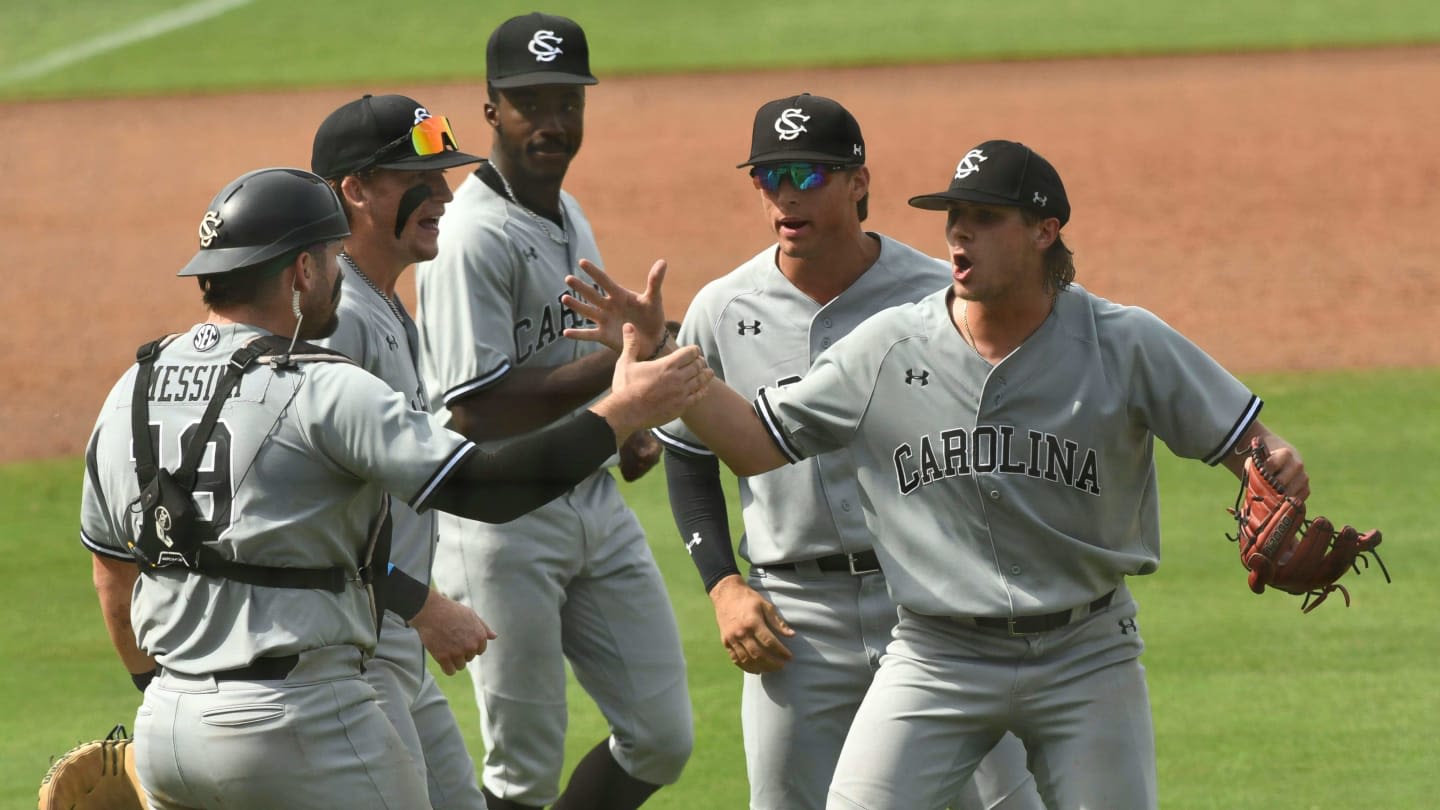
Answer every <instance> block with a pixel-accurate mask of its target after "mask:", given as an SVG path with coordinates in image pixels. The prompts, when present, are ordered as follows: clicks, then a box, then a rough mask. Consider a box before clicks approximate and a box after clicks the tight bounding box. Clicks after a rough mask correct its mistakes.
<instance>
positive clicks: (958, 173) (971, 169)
mask: <svg viewBox="0 0 1440 810" xmlns="http://www.w3.org/2000/svg"><path fill="white" fill-rule="evenodd" d="M989 159H990V158H988V157H985V153H984V152H981V151H980V150H979V149H971V150H970V151H969V152H966V153H965V157H963V158H960V163H959V165H957V166H956V167H955V179H956V180H964V179H965V178H967V177H969V176H970V175H972V174H974V173H975V172H978V171H980V164H981V163H983V162H985V161H987V160H989Z"/></svg>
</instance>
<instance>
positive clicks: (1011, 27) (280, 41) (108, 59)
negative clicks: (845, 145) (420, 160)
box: [0, 0, 1440, 98]
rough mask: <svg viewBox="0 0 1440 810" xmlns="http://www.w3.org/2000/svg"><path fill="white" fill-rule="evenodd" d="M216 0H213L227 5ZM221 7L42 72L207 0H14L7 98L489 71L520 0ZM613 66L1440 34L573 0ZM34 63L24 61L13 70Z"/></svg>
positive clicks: (964, 4)
mask: <svg viewBox="0 0 1440 810" xmlns="http://www.w3.org/2000/svg"><path fill="white" fill-rule="evenodd" d="M215 2H216V0H208V3H201V4H199V5H207V4H208V5H214V4H215ZM234 2H236V3H242V4H241V5H238V6H236V7H234V8H230V9H229V10H228V11H225V12H224V13H222V14H219V15H218V16H215V17H212V18H210V19H206V20H203V21H201V22H198V23H196V24H194V25H191V26H188V27H184V28H180V29H177V30H173V31H170V32H168V33H164V34H161V35H159V36H155V37H152V38H149V39H145V40H143V41H138V42H135V43H132V44H130V45H127V46H125V47H123V48H119V49H117V50H113V51H110V52H108V53H104V54H101V55H98V56H95V57H94V58H91V59H88V60H85V61H80V62H76V63H73V64H70V65H68V66H65V67H62V68H60V69H58V70H55V71H54V72H51V73H47V74H44V75H38V76H30V75H28V72H27V71H25V70H24V69H25V68H27V66H30V65H31V64H32V63H34V62H36V61H37V60H41V59H44V58H45V57H46V56H47V55H51V54H53V53H55V52H56V51H57V50H59V49H62V48H68V47H75V46H77V45H79V44H81V43H84V42H87V41H89V40H92V39H94V38H96V37H101V36H107V35H109V36H114V35H115V34H116V32H118V31H123V30H124V29H125V28H126V27H127V26H129V25H133V24H136V23H137V22H140V21H142V20H146V19H148V18H150V17H151V16H152V15H155V14H160V13H163V12H170V11H175V10H177V9H183V8H187V7H193V6H195V5H197V3H196V2H195V0H71V2H68V3H64V4H58V3H33V2H22V0H3V2H0V18H3V19H4V21H5V24H4V25H3V26H0V98H36V97H69V96H94V95H129V94H137V93H164V92H177V91H183V92H207V91H216V90H227V89H237V88H283V87H293V86H316V85H319V86H337V85H339V86H345V85H360V84H372V83H377V82H394V83H406V82H445V81H461V80H475V79H478V78H481V77H483V75H484V69H485V66H484V48H485V41H486V38H487V37H488V36H489V32H490V30H491V29H493V28H494V26H495V25H496V24H497V23H498V22H500V21H501V20H503V19H505V18H506V17H509V16H511V15H512V14H517V13H523V12H527V11H531V10H533V9H534V8H536V6H534V5H532V4H529V3H523V2H517V0H497V1H492V2H485V3H480V2H474V0H431V2H428V3H424V4H416V5H409V6H399V5H396V4H393V3H384V2H379V0H357V1H356V2H351V1H350V0H306V2H293V0H253V2H245V0H234ZM541 7H542V8H543V9H544V10H546V11H549V12H552V13H561V14H566V15H568V16H571V17H574V18H575V19H577V20H579V21H580V22H581V23H582V24H583V25H585V27H586V32H587V35H588V37H589V39H590V42H591V44H592V50H593V59H594V65H595V69H596V71H597V73H598V74H599V75H601V76H602V77H603V76H607V75H608V76H614V75H617V74H621V73H652V72H672V71H693V70H730V69H737V68H738V69H761V68H773V67H793V66H810V65H863V64H880V63H885V64H889V63H896V62H926V61H951V60H957V59H1019V58H1038V57H1054V56H1077V55H1094V54H1141V53H1144V54H1155V53H1183V52H1197V51H1237V50H1270V49H1275V48H1313V47H1324V46H1340V47H1350V46H1359V45H1375V44H1399V43H1419V42H1435V41H1440V4H1436V3H1431V2H1424V0H1259V2H1255V0H1207V1H1206V2H1198V3H1197V2H1182V1H1181V0H1093V1H1092V2H1075V0H1030V1H1029V2H1024V3H980V2H975V0H907V1H906V2H900V3H875V2H872V0H796V2H789V3H774V2H770V0H727V2H723V3H722V2H695V3H673V2H668V1H667V0H627V2H624V3H615V2H602V0H557V1H556V2H554V3H550V4H543V5H542V6H541ZM16 71H20V73H21V74H22V75H20V76H19V77H16V76H12V75H10V74H12V73H14V72H16Z"/></svg>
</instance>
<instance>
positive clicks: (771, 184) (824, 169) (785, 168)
mask: <svg viewBox="0 0 1440 810" xmlns="http://www.w3.org/2000/svg"><path fill="white" fill-rule="evenodd" d="M843 168H845V167H844V166H835V165H827V164H824V163H781V164H778V165H774V166H752V167H751V168H750V176H751V177H752V178H754V180H755V187H756V188H763V189H765V190H766V191H778V190H779V189H780V181H782V180H784V179H785V178H787V177H788V178H790V184H791V185H793V186H795V188H796V189H798V190H800V191H809V190H810V189H812V188H820V187H821V186H824V185H825V181H826V180H828V179H829V177H830V173H831V172H834V171H838V170H840V169H843Z"/></svg>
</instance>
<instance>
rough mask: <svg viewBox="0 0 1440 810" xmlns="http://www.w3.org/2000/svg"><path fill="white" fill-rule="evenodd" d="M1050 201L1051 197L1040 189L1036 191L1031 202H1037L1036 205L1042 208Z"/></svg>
mask: <svg viewBox="0 0 1440 810" xmlns="http://www.w3.org/2000/svg"><path fill="white" fill-rule="evenodd" d="M1049 201H1050V198H1049V197H1046V196H1045V195H1043V194H1041V193H1040V192H1038V191H1037V192H1035V199H1033V200H1031V202H1033V203H1035V204H1036V205H1038V206H1040V207H1041V208H1044V207H1045V203H1047V202H1049Z"/></svg>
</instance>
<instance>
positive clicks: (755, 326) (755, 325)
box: [738, 321, 760, 335]
mask: <svg viewBox="0 0 1440 810" xmlns="http://www.w3.org/2000/svg"><path fill="white" fill-rule="evenodd" d="M739 327H740V331H739V333H738V334H741V335H744V334H755V335H758V334H760V322H759V321H752V322H751V323H745V322H744V321H741V322H740V323H739Z"/></svg>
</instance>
